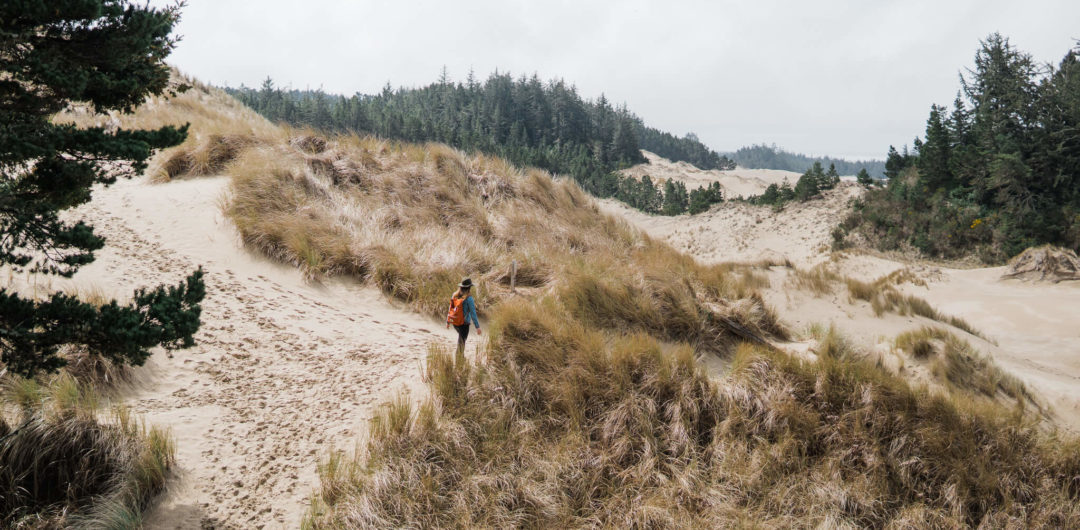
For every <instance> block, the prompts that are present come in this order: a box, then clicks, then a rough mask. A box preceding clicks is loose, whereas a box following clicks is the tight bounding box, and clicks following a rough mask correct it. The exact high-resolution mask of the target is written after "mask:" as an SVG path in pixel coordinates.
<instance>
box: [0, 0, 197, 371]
mask: <svg viewBox="0 0 1080 530" xmlns="http://www.w3.org/2000/svg"><path fill="white" fill-rule="evenodd" d="M178 17H179V11H178V7H171V8H164V9H156V8H150V7H146V6H135V5H131V4H129V3H128V2H127V1H126V0H48V1H46V0H29V1H23V2H7V3H3V4H0V30H2V33H0V35H2V37H0V96H2V97H0V171H3V180H2V183H0V234H2V237H0V264H4V265H9V266H11V267H12V268H13V269H14V270H16V271H31V272H39V273H46V274H58V275H61V276H71V275H72V274H74V273H75V272H76V271H77V270H78V268H79V267H80V266H81V265H85V264H87V263H90V262H91V261H92V260H93V259H94V254H93V253H94V251H96V250H98V249H100V248H102V246H103V245H104V240H103V239H102V238H101V237H99V236H97V235H96V234H94V231H93V229H92V227H90V226H88V225H86V224H85V223H83V222H68V221H65V220H61V219H60V218H59V216H58V212H60V211H61V210H65V209H68V208H71V207H74V206H77V205H79V204H82V203H85V202H87V201H88V200H89V199H90V188H91V186H93V185H95V184H103V185H108V184H111V183H113V182H114V181H115V180H116V178H117V176H125V177H127V176H132V175H134V174H136V173H138V172H141V171H142V170H143V169H145V167H146V160H147V158H149V156H150V155H151V154H152V152H153V151H154V150H155V149H160V148H164V147H168V146H172V145H176V144H178V143H180V142H181V141H183V139H184V137H185V135H186V130H187V127H186V126H184V127H180V128H176V127H172V126H167V127H162V128H160V129H156V130H123V129H120V130H116V131H112V132H110V131H106V130H105V129H104V128H101V127H94V128H89V129H77V128H76V127H75V126H74V125H71V124H56V123H53V122H52V121H51V118H52V116H53V115H54V114H55V113H56V112H58V111H60V110H62V109H63V108H64V107H65V106H66V105H68V104H69V103H70V102H73V101H79V102H87V103H89V104H90V105H92V107H93V108H94V110H96V111H98V112H106V111H113V110H115V111H130V110H132V109H133V108H134V107H135V106H136V105H138V104H139V103H140V102H142V101H143V99H144V98H145V97H146V96H148V95H151V94H160V93H162V92H164V91H166V89H167V87H168V81H169V69H168V67H167V66H166V65H165V64H164V62H163V61H164V59H165V57H166V56H167V55H168V54H169V52H170V51H171V50H172V49H173V46H174V44H175V42H176V41H175V39H174V38H172V37H170V36H169V35H170V33H171V31H172V29H173V27H174V25H175V24H176V22H177V20H178ZM204 293H205V289H204V285H203V281H202V270H201V269H200V270H198V271H196V272H195V273H193V274H192V275H191V276H189V277H188V278H187V279H186V280H185V281H183V282H181V283H180V284H179V285H177V286H174V287H158V288H156V289H153V290H138V291H136V293H135V297H134V300H133V301H132V302H131V304H130V305H127V306H120V305H119V304H117V303H116V302H115V301H114V302H111V303H109V304H106V305H104V306H101V307H97V306H94V305H91V304H87V303H84V302H81V301H79V300H77V299H76V298H73V297H71V296H68V295H64V294H60V293H57V294H53V295H52V296H51V297H50V298H48V299H45V300H40V299H27V298H23V297H21V296H20V295H18V294H17V293H14V292H8V291H7V290H5V289H0V361H2V362H3V364H4V365H5V368H6V369H7V370H9V371H11V372H14V373H18V374H22V375H26V376H30V375H32V374H34V373H36V372H38V371H41V370H55V369H57V368H59V367H60V366H62V365H63V362H64V361H63V359H61V358H60V357H59V356H58V350H59V348H60V346H62V345H74V346H79V347H83V348H85V349H87V350H88V351H90V352H91V353H94V354H99V355H101V356H103V357H106V358H108V359H111V360H114V361H117V362H124V363H132V364H141V363H142V362H143V361H144V360H145V359H146V358H147V357H148V356H149V355H150V351H149V348H151V347H153V346H156V345H162V346H165V347H166V348H174V347H185V346H189V345H191V344H193V339H192V335H193V334H194V333H195V331H196V330H197V329H198V326H199V313H200V308H199V303H200V302H201V301H202V299H203V296H204Z"/></svg>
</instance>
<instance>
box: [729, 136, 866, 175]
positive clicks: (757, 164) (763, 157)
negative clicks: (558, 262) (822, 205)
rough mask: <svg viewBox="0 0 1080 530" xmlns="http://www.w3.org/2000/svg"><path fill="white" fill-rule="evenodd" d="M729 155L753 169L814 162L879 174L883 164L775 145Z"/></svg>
mask: <svg viewBox="0 0 1080 530" xmlns="http://www.w3.org/2000/svg"><path fill="white" fill-rule="evenodd" d="M731 157H732V158H733V159H734V160H735V162H736V163H738V164H739V165H740V166H742V167H745V168H753V169H781V170H784V171H806V170H807V169H808V168H810V167H811V166H812V165H813V164H814V162H817V163H820V164H822V165H823V166H824V165H825V164H829V165H831V166H834V167H835V168H836V170H837V171H838V172H839V173H841V174H844V175H853V174H854V173H855V172H856V171H858V170H859V169H860V168H869V169H868V171H869V172H870V173H871V175H876V176H879V177H880V176H881V174H882V173H883V172H884V171H885V165H884V163H882V161H881V160H857V161H855V162H850V161H847V160H843V159H839V158H830V157H827V156H824V157H817V158H815V157H811V156H806V155H802V154H797V153H791V152H788V151H785V150H783V149H781V148H779V147H777V146H776V145H771V146H769V145H764V144H761V145H752V146H749V147H742V148H740V149H739V150H738V151H735V153H733V154H732V155H731Z"/></svg>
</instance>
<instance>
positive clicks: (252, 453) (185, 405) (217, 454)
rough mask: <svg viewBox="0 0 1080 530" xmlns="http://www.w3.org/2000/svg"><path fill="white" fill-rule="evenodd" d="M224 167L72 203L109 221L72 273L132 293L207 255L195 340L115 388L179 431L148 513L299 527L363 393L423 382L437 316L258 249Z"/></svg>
mask: <svg viewBox="0 0 1080 530" xmlns="http://www.w3.org/2000/svg"><path fill="white" fill-rule="evenodd" d="M226 183H227V179H226V178H225V177H212V178H205V179H199V180H188V181H179V182H173V183H168V184H161V185H153V184H147V183H145V182H144V181H142V180H137V181H126V182H119V183H117V184H116V185H114V186H112V187H110V188H108V189H105V190H97V191H95V193H94V199H93V201H92V202H91V203H89V204H88V205H86V206H84V207H83V208H81V209H80V211H79V212H78V213H79V214H81V215H84V216H85V218H87V220H88V221H90V222H91V223H92V224H93V225H94V226H95V227H96V228H97V230H98V232H99V233H100V234H102V235H104V236H106V237H107V239H108V243H107V245H106V248H105V249H104V250H103V251H101V252H99V255H98V259H97V261H96V262H94V263H93V264H92V265H89V266H87V267H85V268H84V269H83V270H81V271H80V272H79V273H78V274H77V275H76V276H75V278H74V279H73V280H72V283H74V284H76V285H78V286H83V287H92V288H97V289H101V290H102V291H104V292H105V293H106V294H109V295H112V296H119V297H124V296H130V293H131V290H132V289H133V288H134V287H136V286H151V285H157V284H160V283H164V282H175V281H178V280H179V279H180V278H182V277H184V276H185V275H186V274H188V273H189V272H190V271H192V270H193V269H194V268H195V267H197V266H199V265H202V266H203V267H204V268H205V270H206V283H207V298H206V300H205V302H204V303H203V315H202V322H203V325H202V328H201V329H200V331H199V333H198V334H197V335H196V339H197V341H198V345H197V346H196V347H194V348H191V349H188V350H181V351H177V352H175V353H174V354H173V355H172V356H166V354H165V353H163V352H162V353H156V354H155V355H154V356H153V357H152V359H151V361H150V362H149V363H148V365H147V366H146V367H145V368H142V369H140V370H139V371H140V372H141V373H140V374H139V379H141V382H140V384H139V385H138V387H137V388H136V389H135V390H133V391H132V392H130V394H129V395H127V396H125V401H126V402H127V403H128V404H129V405H130V406H131V407H132V408H133V410H134V411H135V412H137V413H139V414H141V415H142V416H143V417H144V418H145V419H146V420H147V421H148V422H150V423H153V424H156V425H159V426H162V427H169V428H170V429H171V430H172V434H173V436H174V437H175V439H176V444H177V454H178V466H177V467H178V469H177V476H176V477H175V478H174V479H173V480H171V481H170V486H169V491H168V493H166V494H165V495H164V496H163V498H162V499H161V500H160V502H158V503H157V505H156V506H155V507H154V508H153V509H151V511H150V512H149V513H148V514H147V517H146V526H147V527H148V528H169V529H171V528H245V529H246V528H296V527H297V526H298V525H299V521H300V518H301V517H302V514H303V512H304V510H305V509H306V502H307V498H308V496H309V495H310V493H311V490H312V488H314V487H316V486H317V485H318V478H317V475H316V469H317V465H318V463H319V462H321V461H322V460H324V459H325V458H326V455H327V453H328V451H329V450H330V448H331V447H337V448H341V449H345V450H348V451H351V450H352V449H353V448H354V447H355V445H356V443H357V441H358V440H359V439H360V437H359V434H360V433H362V432H363V430H364V428H365V426H366V419H367V418H369V417H370V416H371V415H372V412H373V410H375V409H374V407H375V406H377V405H378V404H379V403H381V402H384V401H385V400H386V399H389V398H392V397H394V395H395V394H396V393H397V392H399V391H408V390H410V389H411V390H412V392H411V395H412V397H413V398H414V399H415V398H416V397H417V396H419V395H421V394H420V392H422V390H421V388H422V383H421V381H420V363H421V362H422V360H423V358H424V357H425V354H426V351H427V349H426V346H427V344H428V343H429V342H430V341H432V340H433V339H445V340H447V341H450V340H453V339H452V334H453V331H452V330H451V331H449V332H448V331H445V330H444V329H443V328H442V326H439V324H438V323H437V322H433V321H431V320H427V319H425V318H422V317H420V316H418V315H417V314H415V313H413V312H410V311H408V310H403V309H398V308H396V307H394V306H392V305H391V303H390V302H388V301H387V300H386V299H385V298H384V297H383V296H382V295H381V293H378V292H377V291H374V290H372V289H370V288H365V287H361V286H359V285H357V284H355V283H351V282H344V281H341V282H338V281H334V282H330V283H329V284H325V285H319V284H313V283H310V282H306V281H305V280H304V279H303V278H302V277H301V274H300V273H299V272H298V271H297V270H296V269H295V268H293V267H290V266H285V265H281V264H278V263H273V262H271V261H268V260H266V259H263V258H259V257H256V256H254V255H253V254H252V253H250V252H248V251H247V250H245V249H244V248H242V246H241V244H240V242H239V238H238V236H237V235H236V234H235V231H234V230H233V229H232V228H231V227H230V225H229V224H228V223H227V222H226V221H225V220H224V219H223V218H222V215H221V213H220V210H219V207H218V204H219V201H220V200H221V197H222V193H223V190H224V189H225V185H226Z"/></svg>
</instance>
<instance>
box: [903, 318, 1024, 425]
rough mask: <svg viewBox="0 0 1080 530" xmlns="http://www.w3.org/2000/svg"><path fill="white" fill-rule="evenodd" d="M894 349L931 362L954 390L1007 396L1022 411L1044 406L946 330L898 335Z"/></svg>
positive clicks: (928, 328) (927, 329) (931, 328)
mask: <svg viewBox="0 0 1080 530" xmlns="http://www.w3.org/2000/svg"><path fill="white" fill-rule="evenodd" d="M895 345H896V347H897V348H898V349H900V350H901V351H904V352H906V353H907V354H909V355H911V356H912V357H915V358H916V359H923V360H928V361H929V363H930V365H929V366H930V371H931V373H932V374H933V375H934V376H935V377H936V378H937V379H938V380H939V381H942V382H943V383H945V384H947V385H949V386H950V387H952V388H954V389H959V390H962V391H966V392H972V393H977V394H982V395H985V396H987V397H991V398H993V397H996V396H998V395H999V394H1004V395H1005V396H1008V397H1010V398H1012V399H1014V400H1016V403H1017V405H1018V406H1020V407H1025V406H1027V405H1034V406H1035V407H1036V408H1037V409H1039V410H1041V409H1042V406H1041V405H1040V404H1039V403H1038V401H1037V400H1036V398H1035V396H1034V394H1032V393H1031V391H1029V390H1028V388H1027V386H1026V385H1024V383H1023V382H1022V381H1020V380H1019V379H1017V378H1016V377H1015V376H1013V375H1011V374H1008V373H1006V372H1005V371H1003V370H1002V369H1001V368H999V367H998V366H997V365H996V364H994V362H993V361H992V360H990V359H989V358H987V357H986V356H984V355H982V354H981V353H979V352H978V351H977V350H975V348H973V347H972V346H971V344H970V343H968V342H967V341H965V340H963V339H961V338H959V337H957V336H956V335H954V334H953V333H952V332H950V331H949V330H947V329H944V328H940V327H934V326H924V327H922V328H919V329H915V330H911V331H907V332H904V333H901V334H900V335H898V336H897V337H896V339H895Z"/></svg>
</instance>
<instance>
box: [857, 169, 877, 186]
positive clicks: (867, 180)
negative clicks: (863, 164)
mask: <svg viewBox="0 0 1080 530" xmlns="http://www.w3.org/2000/svg"><path fill="white" fill-rule="evenodd" d="M855 182H858V183H859V185H861V186H866V187H870V186H873V185H874V179H873V177H871V176H870V174H869V173H867V172H866V168H862V169H860V170H859V173H858V174H857V175H855Z"/></svg>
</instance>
